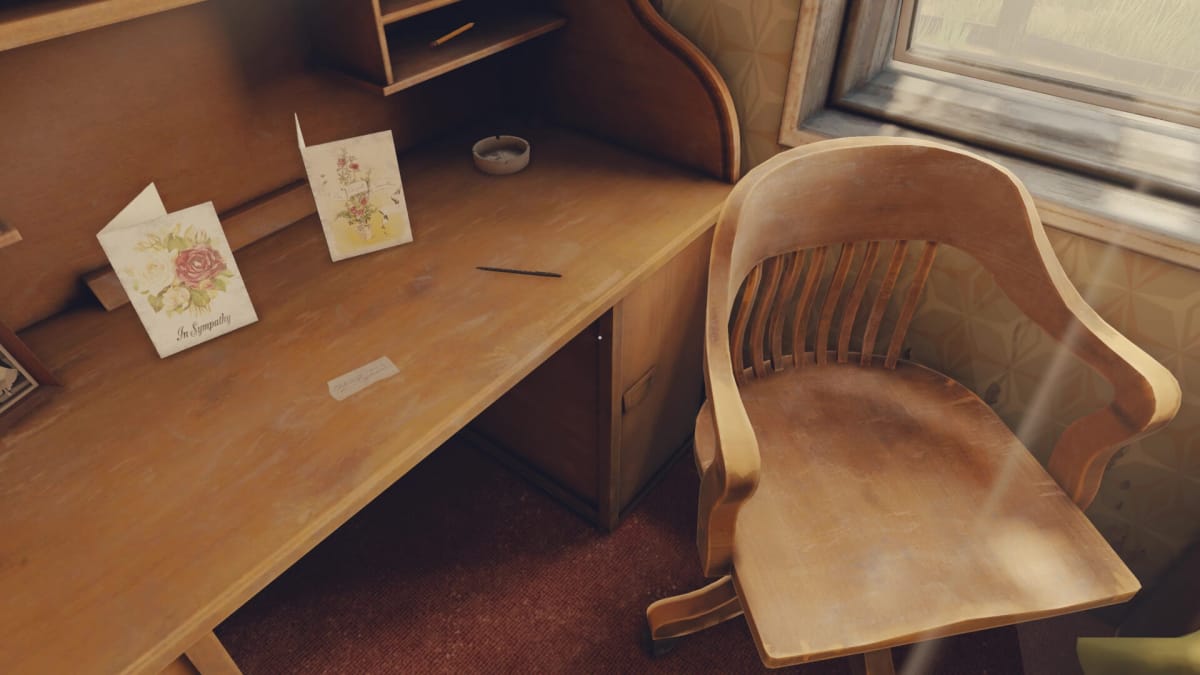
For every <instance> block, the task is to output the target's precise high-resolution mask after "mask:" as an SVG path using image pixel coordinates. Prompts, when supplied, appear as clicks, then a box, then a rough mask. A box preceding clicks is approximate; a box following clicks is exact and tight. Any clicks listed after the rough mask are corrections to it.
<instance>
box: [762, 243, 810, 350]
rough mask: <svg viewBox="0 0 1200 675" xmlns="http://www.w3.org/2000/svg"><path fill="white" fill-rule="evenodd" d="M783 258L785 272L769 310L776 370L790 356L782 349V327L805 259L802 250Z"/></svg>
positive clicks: (789, 309) (785, 322)
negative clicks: (773, 306)
mask: <svg viewBox="0 0 1200 675" xmlns="http://www.w3.org/2000/svg"><path fill="white" fill-rule="evenodd" d="M784 258H785V260H786V261H787V272H785V273H784V275H783V281H782V282H781V283H780V286H779V292H778V293H777V294H776V296H775V298H776V301H775V308H774V309H773V310H772V311H771V322H770V327H769V329H768V330H769V332H770V339H771V365H772V367H773V368H774V370H776V371H780V370H783V369H784V368H787V366H788V360H789V359H790V358H791V357H790V355H785V354H784V351H783V329H784V326H786V325H787V317H788V313H789V312H791V310H792V308H793V306H794V302H795V297H796V286H797V285H798V284H799V283H800V273H801V272H802V271H804V261H805V259H806V257H805V252H804V251H792V252H791V253H788V254H787V255H786V256H784Z"/></svg>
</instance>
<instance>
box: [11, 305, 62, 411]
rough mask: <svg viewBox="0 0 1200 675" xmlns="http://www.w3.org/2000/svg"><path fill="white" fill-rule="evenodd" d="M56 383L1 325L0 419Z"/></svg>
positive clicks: (18, 339) (42, 366) (40, 363)
mask: <svg viewBox="0 0 1200 675" xmlns="http://www.w3.org/2000/svg"><path fill="white" fill-rule="evenodd" d="M59 384H60V382H59V381H58V378H56V377H55V376H54V374H53V373H51V372H50V370H48V369H47V368H46V367H45V366H44V365H43V364H42V362H41V361H40V360H38V358H37V357H36V356H35V355H34V353H33V351H32V350H30V349H29V347H27V346H26V345H25V343H24V342H22V341H21V338H19V337H18V336H17V334H16V333H14V332H13V331H12V330H11V329H9V327H8V326H6V325H4V324H3V323H0V417H3V416H4V415H6V414H7V413H8V412H9V411H10V410H11V409H12V408H14V407H15V406H16V405H17V404H18V403H20V402H21V401H22V400H24V399H26V398H28V397H29V395H30V394H32V393H33V392H34V391H35V390H37V389H38V388H39V387H45V386H56V385H59Z"/></svg>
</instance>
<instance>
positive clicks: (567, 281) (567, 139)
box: [0, 129, 729, 673]
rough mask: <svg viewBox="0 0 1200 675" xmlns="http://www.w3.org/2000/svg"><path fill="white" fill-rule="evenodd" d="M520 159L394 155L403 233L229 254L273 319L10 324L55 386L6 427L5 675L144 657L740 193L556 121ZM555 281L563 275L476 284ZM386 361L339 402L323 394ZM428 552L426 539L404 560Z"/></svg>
mask: <svg viewBox="0 0 1200 675" xmlns="http://www.w3.org/2000/svg"><path fill="white" fill-rule="evenodd" d="M528 137H529V138H530V140H531V141H532V143H533V163H532V165H531V167H530V168H529V169H528V170H527V171H526V172H524V173H521V174H517V175H515V176H510V177H504V178H494V177H488V176H484V175H482V174H479V173H477V172H476V171H475V170H474V169H473V167H472V165H471V159H470V155H469V147H470V140H468V139H460V142H456V143H453V144H449V145H444V146H439V147H433V148H429V149H426V150H423V151H418V152H415V153H412V154H411V155H408V156H405V157H402V158H401V170H402V172H403V174H404V177H405V183H406V184H405V191H406V194H407V197H408V204H409V208H410V212H411V215H412V222H413V231H414V235H415V237H416V241H415V242H414V243H413V244H410V245H408V246H404V247H400V248H396V249H391V250H388V251H383V252H380V253H376V254H373V255H370V256H366V257H362V258H356V259H353V260H348V261H345V262H342V263H339V264H337V265H336V266H335V265H333V264H332V263H331V262H330V261H329V255H328V252H327V249H326V248H325V242H324V239H323V237H322V234H321V231H320V227H319V224H318V223H317V221H316V220H315V219H311V218H310V219H308V220H306V221H303V222H301V223H298V224H297V225H294V226H292V227H290V228H288V229H286V230H284V231H283V232H281V233H279V234H276V235H274V236H272V237H270V238H269V239H266V240H264V241H262V242H259V243H258V244H255V245H254V246H252V247H250V248H248V249H245V250H244V251H242V252H240V253H239V254H238V263H239V266H240V267H241V268H242V270H243V273H244V276H245V278H246V282H247V285H248V287H249V289H250V293H251V296H252V297H253V299H254V302H255V305H256V307H257V309H258V312H259V315H260V317H261V321H260V322H259V323H258V324H255V325H253V326H250V327H248V328H245V329H242V330H239V331H236V332H234V333H232V334H230V335H227V336H224V337H222V338H220V339H218V340H216V341H214V342H211V343H207V344H205V345H202V346H200V347H197V348H195V349H192V350H190V351H187V352H184V353H182V354H179V355H177V356H173V357H171V358H169V359H166V360H164V361H160V360H159V359H158V358H157V357H156V356H155V353H154V350H153V348H152V346H151V344H150V341H149V340H148V339H147V338H146V336H145V334H144V332H143V330H142V328H141V326H140V324H139V323H138V321H137V318H136V316H135V315H134V313H133V312H132V310H131V308H129V307H125V308H122V309H120V310H117V311H115V312H113V313H111V314H106V313H104V312H102V311H100V310H99V309H89V310H83V311H76V312H72V313H69V314H66V315H63V316H60V317H57V318H55V319H53V320H51V321H48V322H46V323H43V324H40V325H38V326H36V327H35V328H34V329H31V330H30V331H27V332H26V334H25V335H24V337H25V338H26V340H27V341H28V342H29V344H30V346H32V347H33V348H34V350H35V351H37V352H38V353H39V354H40V355H41V356H42V357H43V358H44V359H45V361H46V362H47V365H49V366H50V367H51V368H52V369H54V370H55V371H56V372H58V373H59V374H60V375H61V376H62V379H63V381H64V382H65V387H64V388H63V389H62V390H61V391H58V392H57V393H56V395H55V396H53V397H48V398H47V399H45V400H44V402H43V403H42V405H41V407H40V408H39V409H37V410H35V411H33V412H32V413H31V414H27V415H24V416H23V417H21V418H19V419H16V420H14V422H15V424H14V426H12V427H11V428H8V429H5V430H4V432H3V436H2V437H0V532H3V537H0V595H3V597H4V598H5V607H6V609H5V611H4V612H3V613H0V672H14V673H15V672H118V671H125V670H130V671H157V670H159V669H161V668H163V667H164V666H166V665H167V664H168V663H169V662H170V661H171V660H172V659H174V658H175V657H176V656H177V655H178V654H180V653H181V652H182V651H183V650H184V649H185V648H186V647H188V646H190V645H191V644H192V643H194V642H195V641H196V640H197V639H199V638H200V637H201V636H202V635H204V634H205V633H206V632H207V631H209V630H211V629H212V628H213V627H214V626H216V624H217V623H219V622H220V621H221V620H222V619H224V618H225V617H226V616H228V615H229V614H230V613H231V612H232V611H233V610H235V609H236V608H237V607H238V606H240V605H241V604H242V603H244V602H245V601H246V600H247V599H249V598H250V597H251V596H252V595H253V594H254V593H256V592H257V591H258V590H260V589H261V588H262V587H263V586H265V585H266V584H267V583H268V582H269V581H271V580H272V579H274V578H275V577H276V576H278V575H279V574H280V573H281V572H282V571H283V570H284V569H286V568H287V567H288V566H289V565H291V564H292V563H293V562H295V560H297V559H298V558H299V557H300V556H301V555H303V554H304V553H305V552H307V551H308V550H310V549H311V548H312V547H313V546H315V545H316V543H317V542H319V541H320V540H321V539H323V538H324V537H325V536H326V535H328V534H329V533H330V532H331V531H332V530H333V529H334V528H336V527H337V526H338V525H340V524H341V523H343V522H344V521H346V520H347V519H348V518H349V517H350V516H352V515H353V514H354V513H355V512H357V511H358V510H359V509H360V508H361V507H362V506H363V505H365V504H366V503H367V502H369V501H370V500H371V499H372V498H374V497H375V496H376V495H378V494H379V493H380V492H382V491H383V490H384V489H385V488H386V487H387V486H389V485H390V484H391V483H392V482H394V481H395V480H396V479H397V478H398V477H399V476H401V475H403V474H404V473H405V472H406V471H408V469H410V468H411V467H412V466H414V465H415V464H416V463H417V462H419V461H420V460H421V459H422V458H423V457H425V456H426V455H427V454H429V453H430V452H432V451H433V450H434V449H435V448H436V447H437V446H438V445H439V444H441V443H442V442H443V441H445V440H446V439H447V438H449V437H450V436H451V435H452V434H453V433H454V432H455V431H457V430H458V429H459V428H461V427H462V426H463V425H465V424H466V423H467V422H468V421H469V420H471V419H472V418H473V417H474V416H475V415H476V414H478V413H479V412H480V411H481V410H483V409H484V408H485V407H486V406H487V405H488V404H490V403H491V402H492V401H494V400H496V399H497V398H498V397H499V396H500V394H502V393H503V392H504V391H506V390H507V389H508V388H509V387H511V386H512V385H513V384H515V383H516V382H517V381H519V380H520V379H521V378H523V377H524V376H525V375H527V374H528V373H530V372H531V371H532V370H533V369H534V368H535V367H536V366H537V365H538V364H539V363H540V362H541V361H542V360H543V359H545V358H546V357H547V356H548V355H550V354H551V353H553V352H554V351H555V350H556V349H558V348H559V347H561V346H562V345H564V344H565V343H566V342H567V341H568V340H569V339H570V338H571V337H572V336H573V335H575V334H576V333H578V332H579V331H580V330H581V329H583V328H584V327H585V326H587V325H588V324H590V323H591V322H592V321H594V320H595V319H596V318H597V317H599V316H600V315H601V314H602V313H603V312H604V311H605V310H606V309H607V308H609V307H611V306H612V305H613V304H614V303H615V302H617V301H618V300H619V299H620V298H621V297H622V296H623V295H624V294H626V293H627V292H628V291H629V290H630V289H631V288H633V286H634V285H635V284H637V283H638V281H639V280H641V279H642V278H644V277H646V276H647V275H648V274H650V273H651V272H653V271H654V270H655V269H657V268H658V267H660V266H661V265H663V264H664V263H665V262H666V261H668V260H669V259H671V257H672V256H674V255H675V254H677V253H678V252H679V251H681V250H682V249H683V248H684V247H685V246H686V245H687V244H688V243H689V242H691V241H692V240H694V239H695V238H696V237H697V236H699V235H700V234H701V233H703V232H704V231H705V230H706V229H707V228H708V227H710V226H711V225H712V223H713V222H714V221H715V215H716V210H717V208H718V207H719V205H720V203H721V201H722V200H723V199H724V197H725V195H726V194H727V192H728V190H729V186H728V185H726V184H723V183H720V182H717V181H714V180H711V179H706V178H702V177H699V176H697V175H693V174H688V173H684V172H681V171H680V170H678V169H675V168H672V167H670V166H668V165H666V164H663V163H659V162H655V161H652V160H647V159H643V158H641V157H638V156H635V155H633V154H630V153H627V152H624V151H621V150H618V149H615V148H613V147H611V146H608V145H605V144H602V143H599V142H595V141H591V140H588V139H584V138H581V137H579V136H575V135H572V134H569V133H567V132H563V131H558V130H551V129H546V130H541V131H537V132H532V133H530V134H529V135H528ZM480 264H490V265H496V266H505V267H519V268H534V269H546V270H554V271H558V272H562V273H563V275H564V276H563V278H562V279H543V278H534V277H522V276H511V275H501V274H494V273H487V272H480V271H477V270H475V269H474V266H475V265H480ZM380 356H388V357H390V358H391V359H392V361H394V362H395V363H396V365H397V366H398V367H399V370H400V374H399V375H397V376H395V377H393V378H391V379H388V380H385V381H383V382H381V383H378V384H376V385H374V386H373V387H371V388H370V389H368V390H367V391H365V392H362V393H360V394H357V395H355V396H353V397H351V398H349V399H348V400H346V401H343V402H341V403H338V402H335V401H334V400H333V399H332V398H330V396H329V394H328V392H327V388H326V382H327V381H328V380H330V379H332V378H334V377H336V376H338V375H341V374H343V373H346V372H347V371H350V370H353V369H355V368H357V367H359V366H362V365H364V364H366V363H368V362H370V361H372V360H374V359H376V358H378V357H380ZM413 554H414V555H419V554H420V552H419V551H414V552H413Z"/></svg>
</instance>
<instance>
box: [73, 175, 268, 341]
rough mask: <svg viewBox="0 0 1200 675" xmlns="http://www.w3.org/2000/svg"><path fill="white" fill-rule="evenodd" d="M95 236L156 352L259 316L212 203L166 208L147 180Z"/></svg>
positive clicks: (202, 338)
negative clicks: (178, 209) (184, 207)
mask: <svg viewBox="0 0 1200 675" xmlns="http://www.w3.org/2000/svg"><path fill="white" fill-rule="evenodd" d="M96 238H97V239H99V240H100V246H101V247H102V248H103V249H104V253H105V254H106V255H107V256H108V260H109V262H110V263H111V264H112V266H113V270H115V271H116V273H117V278H118V279H120V281H121V285H122V286H123V287H124V288H125V292H126V293H127V294H128V295H129V300H130V303H131V304H132V305H133V308H134V310H135V311H136V312H137V315H138V318H140V319H141V320H142V324H143V325H144V326H145V327H146V332H147V333H148V334H149V335H150V340H151V341H152V342H153V343H154V347H155V349H157V350H158V355H159V356H160V357H163V358H165V357H167V356H170V355H172V354H175V353H177V352H180V351H183V350H184V349H187V348H189V347H194V346H196V345H198V344H200V343H201V342H205V341H207V340H211V339H213V338H215V337H217V336H219V335H224V334H225V333H228V332H230V331H233V330H236V329H238V328H241V327H242V326H246V325H248V324H251V323H254V322H255V321H258V314H257V313H256V312H255V311H254V305H253V304H251V302H250V295H249V294H248V293H247V292H246V287H245V285H244V284H243V283H242V278H241V275H240V274H239V273H238V268H237V263H236V262H235V261H234V259H233V251H232V250H230V248H229V242H228V241H226V239H225V232H224V230H222V229H221V221H220V220H219V219H218V218H217V212H216V210H215V209H214V208H213V205H212V203H211V202H209V203H206V204H201V205H199V206H193V207H191V208H188V209H184V210H182V211H177V212H175V213H170V214H168V213H167V211H166V208H164V207H163V205H162V199H161V198H160V197H159V195H158V190H157V189H155V187H154V184H153V183H152V184H151V185H150V186H149V187H147V188H146V189H145V190H143V191H142V193H141V194H140V195H138V197H137V199H135V200H134V201H133V202H131V203H130V204H129V206H127V207H125V209H124V210H122V211H121V213H120V214H118V215H117V217H116V218H114V219H113V220H112V222H110V223H109V224H108V225H106V226H105V227H104V229H102V230H101V231H100V233H99V234H97V235H96Z"/></svg>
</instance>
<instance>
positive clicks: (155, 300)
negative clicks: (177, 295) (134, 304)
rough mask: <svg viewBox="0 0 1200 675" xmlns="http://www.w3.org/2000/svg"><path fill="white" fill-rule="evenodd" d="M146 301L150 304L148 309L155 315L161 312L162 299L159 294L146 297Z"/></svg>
mask: <svg viewBox="0 0 1200 675" xmlns="http://www.w3.org/2000/svg"><path fill="white" fill-rule="evenodd" d="M146 300H147V301H148V302H149V303H150V307H151V308H153V309H154V313H155V314H157V313H159V312H161V311H162V308H163V299H162V293H161V292H160V293H159V294H158V295H147V296H146Z"/></svg>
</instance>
